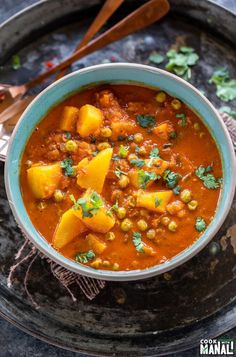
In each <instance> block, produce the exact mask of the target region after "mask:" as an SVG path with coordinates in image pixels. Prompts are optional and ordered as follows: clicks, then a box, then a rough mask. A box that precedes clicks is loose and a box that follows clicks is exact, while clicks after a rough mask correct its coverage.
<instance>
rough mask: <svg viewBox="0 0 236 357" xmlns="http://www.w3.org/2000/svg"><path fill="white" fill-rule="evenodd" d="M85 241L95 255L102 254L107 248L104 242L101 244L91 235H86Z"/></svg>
mask: <svg viewBox="0 0 236 357" xmlns="http://www.w3.org/2000/svg"><path fill="white" fill-rule="evenodd" d="M86 241H87V242H88V244H89V246H90V248H91V249H92V250H93V251H94V253H95V254H101V253H103V252H104V250H105V249H106V247H107V245H106V243H105V242H102V241H101V240H100V239H99V238H98V237H97V236H95V235H94V234H91V233H90V234H88V235H87V237H86Z"/></svg>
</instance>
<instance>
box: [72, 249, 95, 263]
mask: <svg viewBox="0 0 236 357" xmlns="http://www.w3.org/2000/svg"><path fill="white" fill-rule="evenodd" d="M93 258H95V254H94V252H93V251H92V250H89V251H88V252H82V253H77V254H76V256H75V260H76V261H77V262H78V263H82V264H86V263H88V262H89V260H92V259H93Z"/></svg>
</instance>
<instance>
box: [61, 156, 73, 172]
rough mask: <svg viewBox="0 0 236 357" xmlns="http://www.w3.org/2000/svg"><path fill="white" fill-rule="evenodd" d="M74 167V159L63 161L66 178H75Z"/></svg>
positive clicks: (62, 166)
mask: <svg viewBox="0 0 236 357" xmlns="http://www.w3.org/2000/svg"><path fill="white" fill-rule="evenodd" d="M72 165H73V160H72V159H65V160H63V161H61V168H62V169H63V171H64V175H65V176H75V170H74V169H73V167H72Z"/></svg>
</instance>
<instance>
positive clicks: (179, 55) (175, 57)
mask: <svg viewBox="0 0 236 357" xmlns="http://www.w3.org/2000/svg"><path fill="white" fill-rule="evenodd" d="M166 55H167V57H168V58H169V62H168V63H167V65H166V69H167V70H168V71H171V72H174V73H176V74H177V75H178V76H180V77H182V78H184V79H186V80H188V79H190V78H191V68H190V67H192V66H194V65H195V64H196V63H197V61H198V60H199V56H198V55H197V54H196V53H195V52H194V49H193V48H191V47H186V46H184V47H181V48H180V50H179V52H177V51H175V50H170V51H168V52H167V54H166Z"/></svg>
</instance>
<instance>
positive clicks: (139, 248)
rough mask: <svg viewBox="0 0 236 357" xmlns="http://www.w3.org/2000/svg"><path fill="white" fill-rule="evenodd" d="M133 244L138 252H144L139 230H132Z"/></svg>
mask: <svg viewBox="0 0 236 357" xmlns="http://www.w3.org/2000/svg"><path fill="white" fill-rule="evenodd" d="M133 244H134V246H135V248H136V250H137V252H139V253H145V252H144V245H143V242H142V235H141V233H139V232H134V233H133Z"/></svg>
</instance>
